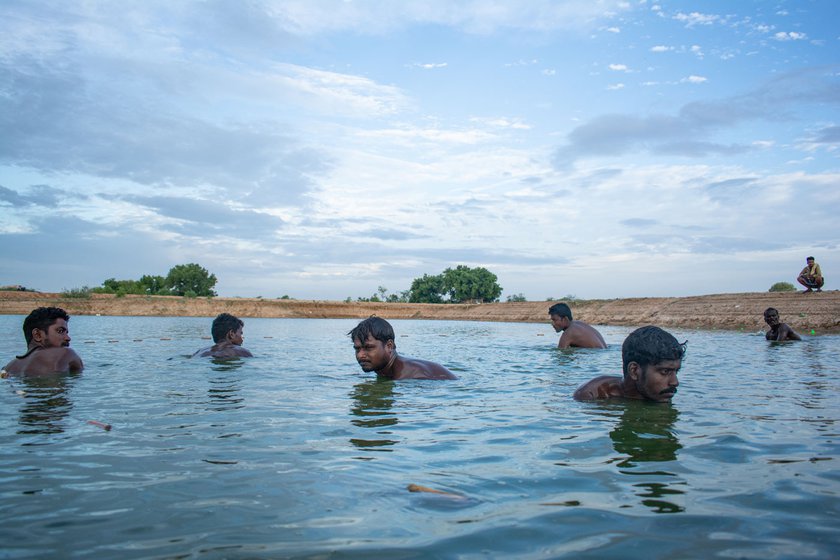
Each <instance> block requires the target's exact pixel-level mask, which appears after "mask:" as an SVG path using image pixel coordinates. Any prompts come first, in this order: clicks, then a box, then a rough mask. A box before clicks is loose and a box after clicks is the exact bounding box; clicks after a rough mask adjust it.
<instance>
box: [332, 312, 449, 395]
mask: <svg viewBox="0 0 840 560" xmlns="http://www.w3.org/2000/svg"><path fill="white" fill-rule="evenodd" d="M348 334H349V335H350V337H351V338H352V339H353V350H354V351H355V353H356V361H357V362H358V363H359V365H360V366H361V368H362V371H366V372H367V371H375V372H376V375H377V376H379V377H386V378H388V379H393V380H401V379H458V378H457V377H455V375H454V374H453V373H452V372H451V371H449V370H448V369H446V368H445V367H443V366H442V365H440V364H438V363H435V362H430V361H429V360H420V359H418V358H407V357H403V356H400V355H399V354H397V345H396V342H394V329H393V328H392V327H391V325H390V323H388V321H386V320H385V319H380V318H379V317H370V318H368V319H365V320H364V321H362V322H361V323H359V324H358V325H357V326H356V328H354V329H353V330H352V331H350V333H348Z"/></svg>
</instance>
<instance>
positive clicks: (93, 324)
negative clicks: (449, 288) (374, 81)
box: [0, 316, 840, 559]
mask: <svg viewBox="0 0 840 560" xmlns="http://www.w3.org/2000/svg"><path fill="white" fill-rule="evenodd" d="M22 320H23V317H20V316H0V332H2V333H3V334H4V336H3V339H2V343H0V356H2V358H0V360H2V361H4V362H5V361H6V360H8V359H9V358H11V357H12V356H13V355H14V354H15V353H20V352H21V351H22V350H23V336H22V333H21V330H20V327H21V324H22ZM356 322H357V321H355V320H343V319H342V320H338V319H336V320H321V319H310V320H295V319H246V324H245V346H246V347H247V348H249V349H250V350H251V351H252V352H253V353H254V354H255V355H256V357H255V358H253V359H247V360H240V361H233V362H227V363H214V362H212V361H210V360H206V359H196V360H189V359H187V358H186V357H185V356H187V355H189V354H191V353H192V352H193V351H195V350H196V349H198V348H200V347H203V346H207V345H208V344H210V342H209V341H207V340H202V339H201V337H202V336H207V335H208V334H209V329H210V319H199V318H138V317H73V318H72V320H71V321H70V327H71V335H72V336H73V343H72V344H73V347H74V348H76V350H77V351H78V352H79V353H80V354H81V355H82V356H83V358H84V359H85V364H86V369H85V371H84V372H83V373H82V374H80V375H76V376H67V375H65V376H49V377H46V378H39V379H19V378H14V379H5V380H1V381H2V384H0V387H2V390H0V414H2V418H0V420H2V421H0V443H2V448H0V449H2V451H0V469H2V473H3V474H2V477H0V493H2V501H0V542H2V543H3V546H2V550H0V557H2V558H69V557H80V558H88V557H97V558H373V557H378V558H517V559H519V558H651V557H654V558H710V557H721V558H733V557H735V558H762V559H763V558H831V557H836V551H837V550H840V536H838V535H840V532H838V528H840V522H839V520H840V501H838V495H839V494H840V468H838V457H840V454H839V453H838V451H839V449H838V435H840V434H838V425H837V420H838V416H840V380H839V379H840V337H837V336H821V337H810V338H808V339H807V340H805V341H804V342H800V343H770V342H767V341H765V340H764V338H763V335H761V334H759V333H730V332H708V331H690V330H672V331H671V332H673V333H674V334H675V336H677V338H678V339H679V340H681V341H682V340H684V339H688V341H689V343H688V353H687V356H686V359H685V361H684V365H683V369H682V371H681V372H680V382H681V385H680V390H679V392H678V394H677V396H676V397H675V398H674V402H673V404H672V405H652V404H647V403H642V402H635V401H632V402H621V401H618V402H608V403H594V404H593V403H578V402H575V401H573V400H572V398H571V394H572V392H573V391H574V389H575V388H576V387H577V386H578V385H579V384H581V383H582V382H584V381H586V380H588V379H589V378H591V377H593V376H595V375H601V374H608V373H613V374H619V373H620V371H621V352H620V345H621V342H622V341H623V340H624V337H625V336H626V335H627V334H628V333H629V332H630V331H631V330H632V329H630V328H618V327H599V330H601V332H602V333H603V335H604V337H605V339H606V341H607V343H608V344H609V348H608V349H607V350H573V351H560V350H557V349H556V348H555V345H556V342H557V338H558V335H557V334H555V333H554V332H553V330H552V329H551V327H550V325H548V324H547V323H546V324H521V323H517V324H511V323H481V322H446V321H393V324H394V327H395V330H396V332H397V346H398V350H399V351H400V352H402V353H404V354H406V355H409V356H414V357H422V358H426V359H431V360H435V361H438V362H441V363H443V364H444V365H446V366H447V367H449V368H450V369H451V370H452V371H454V372H455V373H456V375H458V376H459V379H458V380H457V381H403V382H398V383H394V382H388V381H377V380H376V379H375V378H374V377H372V376H371V375H370V374H365V373H363V372H361V370H360V369H359V367H358V365H357V364H356V363H355V360H354V357H353V351H352V346H351V343H350V341H349V339H348V338H347V336H346V333H347V332H348V331H349V330H350V329H351V328H352V327H353V326H355V324H356ZM89 420H95V421H99V422H104V423H108V424H111V425H112V426H113V428H112V429H111V430H110V431H106V430H104V429H102V428H101V427H98V426H96V425H93V424H90V423H88V421H89ZM409 484H419V485H423V486H426V487H431V488H434V489H438V490H442V491H445V492H449V493H450V495H445V494H428V493H411V492H408V490H407V489H406V488H407V486H408V485H409Z"/></svg>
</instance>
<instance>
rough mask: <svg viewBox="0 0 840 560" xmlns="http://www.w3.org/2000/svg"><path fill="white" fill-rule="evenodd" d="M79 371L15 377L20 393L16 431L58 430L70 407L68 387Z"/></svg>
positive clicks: (25, 432)
mask: <svg viewBox="0 0 840 560" xmlns="http://www.w3.org/2000/svg"><path fill="white" fill-rule="evenodd" d="M79 375H80V374H79V373H68V374H56V375H40V376H22V377H16V378H15V379H16V381H17V383H19V385H18V386H19V387H20V389H18V391H17V393H18V394H19V395H21V396H22V397H23V403H22V405H21V407H20V420H19V421H18V422H19V424H20V428H19V429H18V432H17V433H19V434H57V433H61V432H63V431H64V421H65V419H66V418H67V416H68V415H69V414H70V411H71V410H72V409H73V403H72V402H71V401H70V397H69V395H68V390H69V389H70V388H71V387H72V385H73V380H74V379H75V378H77V377H78V376H79Z"/></svg>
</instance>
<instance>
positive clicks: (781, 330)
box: [764, 307, 802, 340]
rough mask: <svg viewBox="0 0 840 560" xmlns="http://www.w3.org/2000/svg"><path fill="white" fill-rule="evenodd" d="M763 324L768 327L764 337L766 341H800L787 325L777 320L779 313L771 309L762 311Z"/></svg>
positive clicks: (800, 338)
mask: <svg viewBox="0 0 840 560" xmlns="http://www.w3.org/2000/svg"><path fill="white" fill-rule="evenodd" d="M764 322H765V323H767V324H768V325H769V326H770V330H769V331H767V334H765V335H764V337H765V338H766V339H767V340H802V337H801V336H799V335H798V334H796V331H794V330H793V329H792V328H790V326H789V325H788V324H787V323H782V322H781V321H780V320H779V312H778V311H777V310H776V309H775V308H773V307H768V308H767V309H765V310H764Z"/></svg>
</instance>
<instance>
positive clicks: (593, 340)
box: [548, 303, 607, 348]
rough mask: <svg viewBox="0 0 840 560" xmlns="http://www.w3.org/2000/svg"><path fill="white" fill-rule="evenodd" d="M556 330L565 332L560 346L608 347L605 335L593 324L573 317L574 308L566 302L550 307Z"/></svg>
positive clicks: (550, 315) (549, 312)
mask: <svg viewBox="0 0 840 560" xmlns="http://www.w3.org/2000/svg"><path fill="white" fill-rule="evenodd" d="M548 316H549V318H550V319H551V326H553V327H554V332H561V331H562V332H563V334H562V335H560V340H559V341H558V342H557V347H558V348H606V347H607V343H606V342H605V341H604V337H603V336H601V333H599V332H598V331H597V330H595V329H594V328H593V327H592V326H591V325H588V324H587V323H584V322H583V321H577V320H575V319H573V318H572V310H571V309H570V308H569V306H568V305H566V304H565V303H555V304H554V305H552V306H551V307H549V308H548Z"/></svg>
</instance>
